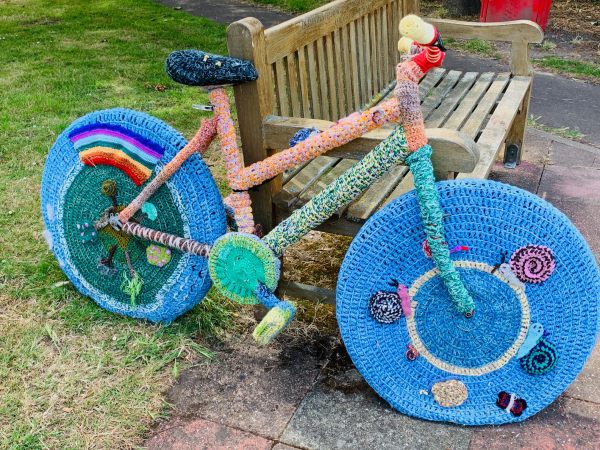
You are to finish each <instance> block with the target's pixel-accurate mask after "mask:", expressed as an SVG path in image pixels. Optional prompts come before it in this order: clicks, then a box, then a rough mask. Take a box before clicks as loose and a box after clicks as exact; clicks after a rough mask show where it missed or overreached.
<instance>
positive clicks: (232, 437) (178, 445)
mask: <svg viewBox="0 0 600 450" xmlns="http://www.w3.org/2000/svg"><path fill="white" fill-rule="evenodd" d="M272 446H273V442H272V441H270V440H268V439H265V438H263V437H261V436H257V435H255V434H252V433H248V432H245V431H241V430H236V429H234V428H230V427H227V426H224V425H221V424H218V423H215V422H212V421H210V420H204V419H196V420H192V421H189V422H176V423H172V424H171V426H170V427H169V428H167V429H165V430H164V431H162V432H160V433H158V434H156V435H154V436H153V437H151V438H150V439H149V440H148V441H146V448H148V449H149V450H204V449H206V450H233V449H240V450H241V449H243V450H269V449H270V448H271V447H272Z"/></svg>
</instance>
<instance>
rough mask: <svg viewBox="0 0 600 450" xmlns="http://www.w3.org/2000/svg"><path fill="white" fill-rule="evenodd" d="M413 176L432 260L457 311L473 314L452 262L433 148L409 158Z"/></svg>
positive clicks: (425, 148) (423, 148)
mask: <svg viewBox="0 0 600 450" xmlns="http://www.w3.org/2000/svg"><path fill="white" fill-rule="evenodd" d="M406 162H407V163H408V167H409V168H410V171H411V172H412V174H413V178H414V182H415V191H416V193H417V198H418V200H419V208H420V210H421V218H422V220H423V226H424V228H425V234H426V236H427V242H428V243H429V248H430V249H431V257H432V258H433V261H434V262H435V265H436V267H437V268H438V270H439V271H440V277H441V279H442V281H443V282H444V285H445V286H446V289H448V294H450V298H451V299H452V302H453V303H454V305H455V306H456V309H458V311H460V312H461V313H463V314H469V315H471V314H473V311H474V309H475V305H474V303H473V298H471V295H470V294H469V292H468V291H467V289H466V288H465V285H464V284H463V282H462V280H461V279H460V276H459V275H458V272H457V271H456V268H455V267H454V264H453V263H452V260H451V259H450V249H449V247H448V244H447V243H446V238H445V234H444V213H443V211H442V208H441V206H440V199H439V197H438V193H437V189H436V186H435V178H434V176H433V165H432V164H431V147H430V146H429V145H424V146H423V147H421V148H420V149H419V150H417V151H416V152H414V153H413V154H411V155H410V156H409V157H408V158H406Z"/></svg>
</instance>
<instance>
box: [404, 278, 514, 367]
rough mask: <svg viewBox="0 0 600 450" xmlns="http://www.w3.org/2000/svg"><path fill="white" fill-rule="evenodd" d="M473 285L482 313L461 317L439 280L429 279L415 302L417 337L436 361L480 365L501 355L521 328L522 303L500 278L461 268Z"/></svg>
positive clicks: (476, 300) (472, 292) (473, 292)
mask: <svg viewBox="0 0 600 450" xmlns="http://www.w3.org/2000/svg"><path fill="white" fill-rule="evenodd" d="M458 271H459V273H460V274H461V276H462V277H463V279H464V280H465V282H466V283H467V285H468V286H469V292H470V293H471V295H472V297H473V300H474V301H475V311H476V313H475V314H474V315H473V317H471V318H467V317H465V316H464V314H459V313H458V312H457V311H456V309H455V308H454V306H453V305H452V303H451V301H450V297H449V296H448V291H447V290H446V288H445V287H444V285H443V283H442V280H441V278H440V277H439V276H435V277H433V278H432V279H430V280H429V281H427V282H426V283H425V284H424V285H423V286H422V287H421V288H420V289H419V291H418V293H417V295H416V296H415V297H414V298H413V300H415V301H416V302H417V303H418V306H417V308H416V310H415V322H416V326H417V333H418V334H419V337H420V338H421V340H422V341H423V344H424V345H425V347H426V348H427V349H428V350H429V352H431V353H432V354H433V355H434V356H435V357H436V358H439V359H440V360H442V361H444V362H446V363H448V364H452V365H456V366H461V367H468V368H473V367H480V366H483V365H485V364H489V363H491V362H493V361H495V360H497V359H498V358H499V357H501V356H502V355H503V354H504V353H505V352H506V351H507V350H508V349H509V348H510V347H511V346H512V345H513V343H514V342H515V340H516V339H517V337H518V335H519V330H520V328H521V318H522V315H521V304H520V302H519V299H518V297H517V296H516V294H515V291H514V290H513V289H512V288H511V287H510V286H509V285H507V284H506V283H504V282H502V281H500V280H499V279H498V278H497V277H495V276H494V275H490V274H488V273H486V272H483V271H480V270H476V269H462V268H461V269H458Z"/></svg>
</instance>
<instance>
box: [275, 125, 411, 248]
mask: <svg viewBox="0 0 600 450" xmlns="http://www.w3.org/2000/svg"><path fill="white" fill-rule="evenodd" d="M408 154H409V153H408V149H407V143H406V139H405V136H404V129H403V127H402V126H400V125H399V126H397V127H396V128H395V129H394V131H392V133H391V134H390V135H389V136H388V137H387V138H386V139H385V140H383V141H381V142H380V143H379V144H378V145H377V146H376V147H375V148H374V149H373V150H372V151H371V152H370V153H368V154H367V155H366V156H365V157H364V158H362V159H361V160H360V161H359V162H357V163H356V164H355V165H354V166H352V167H351V168H350V169H348V170H347V171H346V172H344V174H343V175H342V176H340V177H339V178H338V179H337V180H335V181H334V182H333V183H332V184H330V185H329V186H327V187H326V188H325V189H324V190H323V191H322V192H321V193H319V194H318V195H316V196H315V197H313V198H312V199H311V200H310V201H309V202H308V203H306V205H304V206H303V207H302V208H300V209H297V210H296V211H294V212H293V213H292V215H291V216H290V217H288V218H287V219H286V220H284V221H283V222H281V223H280V224H279V225H277V226H276V227H275V228H274V229H273V230H271V232H270V233H269V234H267V235H266V236H265V237H264V239H263V242H264V243H265V244H267V246H269V247H270V248H271V250H273V253H275V255H277V256H280V255H282V254H283V251H284V250H285V248H286V247H288V246H289V245H292V244H294V243H295V242H297V241H298V240H300V239H301V238H302V236H304V235H305V234H306V233H308V232H309V231H311V230H313V229H314V228H316V227H317V226H319V225H320V224H321V223H323V222H324V221H325V220H327V219H328V218H329V217H331V215H332V214H333V213H335V211H337V210H338V209H339V208H340V207H341V206H344V205H347V204H348V203H350V202H351V201H352V200H354V199H355V198H356V197H358V196H359V195H360V194H361V193H362V192H363V191H365V190H366V189H367V188H368V187H369V186H371V184H372V183H373V182H374V181H375V180H377V179H378V178H379V177H381V176H382V175H383V174H385V173H386V172H387V171H388V170H389V169H390V168H391V167H392V166H393V165H395V164H402V163H403V161H404V160H405V158H406V157H407V156H408Z"/></svg>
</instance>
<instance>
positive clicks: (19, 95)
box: [0, 0, 233, 449]
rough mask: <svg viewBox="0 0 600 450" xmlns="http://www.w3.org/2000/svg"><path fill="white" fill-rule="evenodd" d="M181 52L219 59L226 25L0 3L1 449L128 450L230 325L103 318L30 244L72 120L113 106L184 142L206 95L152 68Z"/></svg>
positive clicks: (118, 3) (36, 2)
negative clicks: (167, 394) (153, 119)
mask: <svg viewBox="0 0 600 450" xmlns="http://www.w3.org/2000/svg"><path fill="white" fill-rule="evenodd" d="M190 47H196V48H201V49H206V50H209V51H213V52H220V53H225V52H226V45H225V28H224V27H223V26H221V25H217V24H215V23H212V22H210V21H208V20H204V19H202V18H194V17H191V16H189V15H187V14H184V13H180V12H178V11H174V10H173V9H170V8H165V7H162V6H159V5H157V4H155V3H154V2H153V1H152V0H94V1H88V0H47V1H43V0H0V91H1V93H0V204H1V205H2V214H0V229H1V230H2V231H1V233H0V251H1V253H2V256H1V257H0V448H15V449H17V448H18V449H27V448H90V447H91V448H128V447H133V446H136V445H138V444H140V443H141V439H142V437H143V434H144V432H145V431H146V430H147V429H148V427H149V426H150V425H151V424H152V422H153V421H154V420H155V419H156V418H157V417H159V416H161V415H164V414H165V412H166V411H167V408H166V406H167V405H166V404H165V401H164V397H163V395H162V393H163V392H164V390H165V389H166V388H167V387H168V386H169V385H170V383H171V382H172V381H173V380H174V378H175V377H176V375H177V373H178V372H179V370H180V369H181V367H182V366H184V365H186V364H188V363H189V362H190V361H193V360H194V359H196V358H199V357H210V352H209V350H207V349H206V347H205V346H206V345H208V344H206V343H205V342H206V339H207V338H208V337H210V336H212V335H214V334H216V333H219V331H220V330H222V329H223V328H225V327H227V326H228V325H229V324H230V323H231V318H232V314H233V312H232V310H231V307H230V306H225V307H224V306H222V305H224V303H223V302H222V301H221V300H220V299H216V298H213V297H210V296H209V299H208V300H207V301H205V302H204V303H203V304H202V305H200V306H199V307H197V308H196V309H195V310H194V311H193V312H192V313H190V314H188V315H187V316H185V317H184V318H182V319H180V320H178V321H177V322H176V323H174V324H173V325H171V326H169V327H166V328H165V327H159V326H152V325H149V324H144V323H141V322H138V321H135V320H130V319H126V318H122V317H118V316H116V315H113V314H109V313H107V312H105V311H103V310H101V309H100V308H98V307H97V306H96V305H95V304H94V303H93V302H92V301H90V300H89V299H87V298H83V297H81V296H80V295H78V294H77V293H76V292H75V291H74V290H73V288H72V287H71V286H70V284H69V283H67V282H65V280H66V278H65V276H64V275H63V274H62V272H61V271H60V270H59V268H58V265H57V263H56V262H55V260H54V258H53V256H52V254H51V253H50V251H49V250H48V248H47V247H46V244H45V242H44V239H43V237H42V230H43V224H42V221H41V216H40V212H39V208H40V207H39V197H38V192H39V188H40V178H41V173H42V168H43V165H44V159H45V156H46V154H47V151H48V148H49V147H50V146H51V145H52V143H53V141H54V139H55V138H56V136H57V135H58V133H59V132H60V131H61V130H62V129H63V128H64V127H66V126H67V125H68V124H69V123H70V122H71V121H72V120H74V119H75V118H77V117H78V116H81V115H83V114H85V113H87V112H89V111H92V110H96V109H102V108H108V107H114V106H124V107H129V108H135V109H139V110H142V111H145V112H148V113H150V114H153V115H156V116H158V117H160V118H162V119H164V120H166V121H167V122H169V123H170V124H172V125H174V126H175V127H176V128H178V129H180V130H181V131H182V132H183V133H184V134H185V135H187V136H190V135H191V134H192V131H193V130H194V128H195V127H196V125H197V123H198V120H199V118H200V114H199V113H198V112H197V111H193V110H192V109H191V107H190V106H191V104H192V103H193V102H200V103H201V102H203V101H206V98H205V97H204V94H200V93H199V92H198V91H197V90H195V89H191V88H185V87H182V86H179V85H176V84H175V83H173V82H171V81H170V80H169V79H168V78H167V76H166V75H165V73H164V70H163V62H164V59H165V57H166V56H167V55H168V53H169V52H170V51H171V50H174V49H178V48H190ZM163 87H164V90H163ZM209 157H210V155H209ZM213 157H214V155H213Z"/></svg>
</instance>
